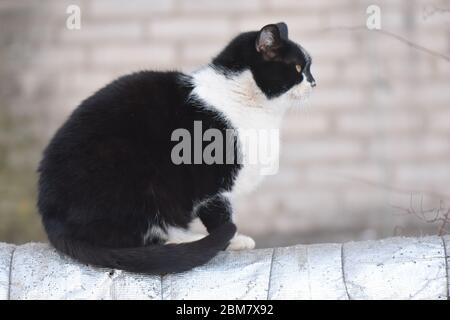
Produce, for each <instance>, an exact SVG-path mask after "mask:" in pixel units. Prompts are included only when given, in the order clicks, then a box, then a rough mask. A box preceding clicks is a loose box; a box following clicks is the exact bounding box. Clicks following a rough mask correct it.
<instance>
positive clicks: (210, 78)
mask: <svg viewBox="0 0 450 320" xmlns="http://www.w3.org/2000/svg"><path fill="white" fill-rule="evenodd" d="M192 77H193V83H194V90H193V92H192V95H193V96H194V97H196V98H197V99H201V100H202V101H204V102H205V103H206V104H208V105H209V106H212V108H214V109H215V111H219V113H220V114H222V115H223V117H224V118H225V120H226V121H228V122H229V123H230V124H231V125H232V126H233V127H234V128H236V129H237V130H238V132H239V131H245V132H248V131H251V130H255V131H261V130H265V131H268V132H271V131H272V130H279V129H280V126H281V122H282V118H283V116H284V114H285V112H286V110H288V109H289V108H291V107H295V106H299V105H301V104H302V102H303V100H304V99H305V96H307V95H308V94H309V92H310V90H311V86H310V84H309V83H308V82H307V81H302V83H300V84H299V85H296V86H294V87H292V88H291V89H290V90H288V91H287V92H285V93H284V94H282V95H280V96H278V97H276V98H272V99H268V98H267V97H266V95H265V94H264V93H263V92H262V91H261V89H260V88H259V87H258V85H257V84H256V82H255V80H254V78H253V75H252V73H251V71H250V70H246V71H243V72H241V73H239V74H234V75H228V76H225V75H224V74H223V73H222V72H220V70H217V69H216V68H214V67H213V66H207V67H205V68H202V69H200V70H198V71H196V72H194V73H193V74H192ZM239 139H240V145H241V146H242V145H244V144H243V142H244V141H242V136H241V135H239ZM258 143H264V141H263V140H258ZM262 147H263V146H262V145H258V146H256V147H255V148H256V149H260V148H262ZM246 151H247V150H246V148H243V150H241V152H243V153H244V159H246V158H247V159H248V158H250V156H249V155H248V154H245V152H246ZM278 152H279V150H278ZM268 160H269V161H276V163H264V164H263V163H260V162H257V163H256V164H253V163H252V164H250V165H248V164H246V163H245V162H244V166H243V168H242V169H241V170H240V172H239V173H238V176H237V179H236V182H235V188H234V189H233V193H235V194H236V195H240V194H246V193H248V192H250V191H252V190H253V189H254V188H255V187H256V186H257V185H258V184H259V183H260V182H261V181H262V179H263V178H264V174H262V172H264V169H265V167H276V168H277V164H278V155H277V156H276V157H271V158H270V159H268Z"/></svg>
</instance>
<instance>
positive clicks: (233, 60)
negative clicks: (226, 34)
mask: <svg viewBox="0 0 450 320" xmlns="http://www.w3.org/2000/svg"><path fill="white" fill-rule="evenodd" d="M311 63H312V59H311V56H310V55H309V54H308V52H307V51H306V50H305V49H304V48H302V47H301V46H300V45H299V44H297V43H295V42H293V41H292V40H290V39H289V38H288V27H287V25H286V24H285V23H283V22H281V23H276V24H269V25H266V26H264V27H263V28H262V29H261V30H260V31H254V32H246V33H242V34H240V35H238V36H237V37H236V38H234V39H233V40H232V41H231V42H230V43H229V44H228V46H226V47H225V49H223V50H222V52H221V53H220V54H219V55H218V56H217V57H215V58H214V59H213V61H212V65H213V66H214V67H217V68H218V69H220V70H223V72H224V73H225V75H227V76H229V77H232V76H233V75H236V74H240V73H242V72H243V71H248V70H249V71H250V72H251V74H252V78H253V80H254V82H255V83H256V85H257V87H258V88H259V89H260V90H261V91H262V92H263V93H264V95H265V96H266V97H267V99H269V100H270V99H276V98H278V97H281V96H283V95H287V96H288V97H289V98H290V99H292V100H295V99H299V100H301V99H304V98H306V97H307V96H308V95H309V93H310V92H311V90H312V88H313V87H315V86H316V81H315V79H314V77H313V75H312V74H311Z"/></svg>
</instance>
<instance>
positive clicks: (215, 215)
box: [38, 29, 309, 273]
mask: <svg viewBox="0 0 450 320" xmlns="http://www.w3.org/2000/svg"><path fill="white" fill-rule="evenodd" d="M284 32H285V33H286V35H287V29H286V30H285V31H283V33H284ZM258 34H259V33H258V32H250V33H245V34H242V35H240V36H238V37H237V38H236V39H235V40H233V41H232V42H231V43H230V44H229V45H228V46H227V47H226V48H225V49H224V51H223V52H222V53H221V54H219V55H218V56H217V57H216V58H215V59H214V60H213V65H215V66H217V67H220V69H221V70H224V72H227V73H235V72H239V71H242V70H244V69H248V68H250V69H251V70H252V72H253V74H254V77H255V80H256V82H257V84H258V85H259V86H260V87H261V89H262V90H263V91H264V92H265V93H266V94H267V95H268V96H275V95H279V94H281V93H282V92H283V91H285V90H288V89H289V88H290V87H291V86H292V85H294V84H296V83H298V82H299V81H301V79H300V77H299V75H298V73H296V71H295V67H294V66H293V65H292V63H302V65H303V66H307V65H308V63H309V62H308V60H307V57H305V56H304V55H303V54H302V52H301V50H300V49H299V48H298V47H297V46H296V45H294V44H293V43H290V42H287V41H289V40H287V39H283V40H282V41H283V43H284V44H283V46H280V47H279V48H277V49H276V51H277V52H276V58H275V59H272V60H267V59H265V58H263V56H262V54H261V53H259V52H258V51H257V50H256V41H257V36H258ZM292 56H293V57H294V58H295V59H294V61H293V62H292V61H288V59H290V58H292ZM302 59H303V60H302ZM299 79H300V80H299ZM191 91H192V85H191V81H190V78H189V76H187V75H184V74H181V73H178V72H152V71H142V72H138V73H134V74H131V75H127V76H124V77H121V78H119V79H117V80H115V81H114V82H112V83H111V84H109V85H107V86H106V87H104V88H103V89H101V90H99V91H98V92H97V93H95V94H94V95H92V96H91V97H89V98H87V99H86V100H85V101H83V102H82V103H81V105H80V106H78V108H77V109H76V110H75V111H74V112H73V113H72V115H71V116H70V117H69V119H68V120H67V121H66V123H65V124H64V125H63V126H62V127H61V128H60V129H59V130H58V131H57V133H56V134H55V136H54V137H53V139H52V140H51V142H50V144H49V145H48V147H47V148H46V150H45V151H44V155H43V159H42V161H41V164H40V167H39V172H40V179H39V197H38V208H39V211H40V213H41V215H42V221H43V224H44V226H45V230H46V232H47V234H48V238H49V241H50V242H51V243H52V244H53V246H55V248H56V249H58V250H59V251H61V252H63V253H66V254H68V255H69V256H71V257H74V258H76V259H78V260H79V261H81V262H84V263H89V264H93V265H99V266H104V267H111V268H119V269H124V270H129V271H134V272H143V273H171V272H182V271H185V270H188V269H190V268H192V267H195V266H197V265H200V264H203V263H205V262H207V261H208V260H210V259H211V258H212V257H213V256H214V255H215V254H216V253H217V252H218V251H220V250H224V249H225V248H226V247H227V245H228V243H229V241H230V239H231V238H232V237H233V235H234V234H235V232H236V227H235V226H234V224H233V223H232V222H231V205H230V204H229V202H228V200H227V199H226V198H224V197H223V196H221V194H222V193H223V192H225V191H231V190H232V188H233V184H234V179H235V177H236V175H237V173H238V171H239V169H240V168H241V165H240V164H238V163H237V162H236V161H235V162H234V163H232V164H212V165H206V164H181V165H175V164H173V163H172V161H171V157H170V156H171V150H172V148H173V146H174V145H175V144H176V143H177V142H174V141H171V134H172V132H173V131H174V130H175V129H177V128H185V129H187V130H188V131H189V132H191V133H192V134H193V126H194V121H196V120H198V121H201V122H202V125H203V130H206V129H208V128H217V129H219V130H221V131H222V132H225V130H227V129H232V127H231V125H230V123H228V122H227V121H225V120H223V118H222V117H219V116H218V114H217V113H216V112H214V111H211V110H213V109H211V108H205V105H204V102H200V101H196V100H195V99H190V98H189V95H190V93H191ZM233 147H234V149H235V154H236V157H237V145H236V142H234V144H233ZM205 199H207V201H205ZM194 207H196V209H197V210H196V214H197V215H198V216H199V217H200V219H201V221H202V222H203V223H204V224H205V226H206V227H207V229H208V232H209V233H210V234H209V236H207V237H206V238H204V239H202V240H199V241H196V242H192V243H186V244H179V245H163V243H164V241H165V239H162V238H161V237H160V236H158V235H157V234H153V235H150V236H149V237H145V235H146V233H147V232H148V230H149V228H150V227H152V226H158V227H159V228H161V229H162V230H165V229H166V227H167V226H177V227H181V228H186V227H187V226H188V223H189V222H191V221H192V219H193V218H194V212H193V211H194V210H193V209H194ZM144 240H145V241H144Z"/></svg>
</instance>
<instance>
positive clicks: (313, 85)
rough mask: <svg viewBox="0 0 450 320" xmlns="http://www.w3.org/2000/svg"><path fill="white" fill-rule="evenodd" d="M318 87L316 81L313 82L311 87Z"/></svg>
mask: <svg viewBox="0 0 450 320" xmlns="http://www.w3.org/2000/svg"><path fill="white" fill-rule="evenodd" d="M315 86H316V81H315V80H313V81H311V87H313V88H314V87H315Z"/></svg>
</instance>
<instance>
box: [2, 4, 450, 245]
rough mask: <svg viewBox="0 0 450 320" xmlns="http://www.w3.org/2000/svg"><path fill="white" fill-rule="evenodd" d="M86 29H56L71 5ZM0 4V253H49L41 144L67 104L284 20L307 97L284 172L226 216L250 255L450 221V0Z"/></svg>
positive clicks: (193, 64)
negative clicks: (301, 52) (254, 248)
mask: <svg viewBox="0 0 450 320" xmlns="http://www.w3.org/2000/svg"><path fill="white" fill-rule="evenodd" d="M70 4H76V5H78V6H79V7H80V9H81V30H69V29H67V28H66V19H67V18H68V16H69V14H67V13H66V9H67V7H68V5H70ZM371 4H372V1H357V0H329V1H325V0H302V1H300V0H245V1H244V0H227V1H219V0H216V1H214V0H164V1H162V0H161V1H156V0H128V1H117V0H89V1H61V0H54V1H51V0H44V1H23V0H11V1H9V0H0V241H6V242H13V243H23V242H26V241H45V235H44V233H43V231H42V228H41V224H40V219H39V216H38V214H37V212H36V207H35V202H36V178H37V176H36V168H37V165H38V162H39V159H40V155H41V152H42V149H43V147H44V146H45V145H46V143H47V141H48V139H49V138H50V137H51V135H52V134H53V133H54V132H55V130H56V129H57V128H58V127H59V126H60V125H61V124H62V122H63V121H64V120H65V119H66V117H67V116H68V115H69V113H70V112H71V111H72V110H73V109H74V108H75V107H76V106H77V104H78V103H79V102H80V101H81V100H82V99H84V98H85V97H87V96H88V95H90V94H91V93H93V92H95V91H96V90H97V89H98V88H100V87H101V86H103V85H105V84H107V83H108V82H109V81H111V80H113V79H114V78H115V77H117V76H119V75H122V74H126V73H130V72H132V71H136V70H140V69H158V70H167V69H178V70H183V71H186V72H190V71H193V70H195V69H196V68H198V67H200V66H201V65H203V64H206V63H208V62H209V60H210V59H211V57H212V56H213V55H215V54H217V53H218V52H219V51H220V50H221V48H223V47H224V46H225V45H226V43H227V42H228V41H229V40H230V39H231V38H232V37H233V36H234V35H236V34H238V33H239V32H242V31H248V30H257V29H260V28H261V27H262V26H264V25H265V24H268V23H275V22H279V21H284V22H286V23H287V24H288V26H289V31H290V38H292V39H293V40H295V41H296V42H298V43H300V44H302V45H303V46H304V47H305V48H306V49H307V50H308V51H309V52H310V53H311V55H312V56H313V59H314V63H313V66H312V72H313V74H314V76H315V78H316V80H317V83H318V86H317V87H316V90H315V91H314V92H313V95H312V97H311V99H310V101H309V103H308V105H305V106H304V108H302V109H301V110H297V111H294V112H292V113H290V115H289V116H288V118H287V119H286V122H285V126H284V128H283V131H282V139H283V144H282V151H281V160H280V171H279V173H278V175H275V176H270V177H268V178H267V179H266V181H265V182H264V183H263V184H262V185H261V186H260V188H259V189H258V190H257V191H256V192H255V193H254V194H252V195H251V196H249V197H247V198H245V199H243V200H241V201H240V202H239V203H238V204H237V207H236V220H237V223H238V225H239V227H240V228H241V230H242V232H243V233H246V234H249V235H251V236H253V237H255V239H256V240H257V244H258V246H259V247H270V246H280V245H289V244H295V243H311V242H333V241H350V240H361V239H375V238H381V237H388V236H394V235H424V234H439V233H440V234H442V233H445V232H448V230H450V222H449V223H448V225H446V221H447V220H448V219H447V218H448V217H449V212H450V210H449V208H450V58H449V57H450V1H448V0H447V1H433V0H429V1H419V0H389V1H376V4H377V5H378V6H379V7H380V8H381V27H382V29H381V30H380V31H371V30H368V29H367V28H366V20H367V18H368V14H367V13H366V9H367V7H368V6H369V5H371Z"/></svg>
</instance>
